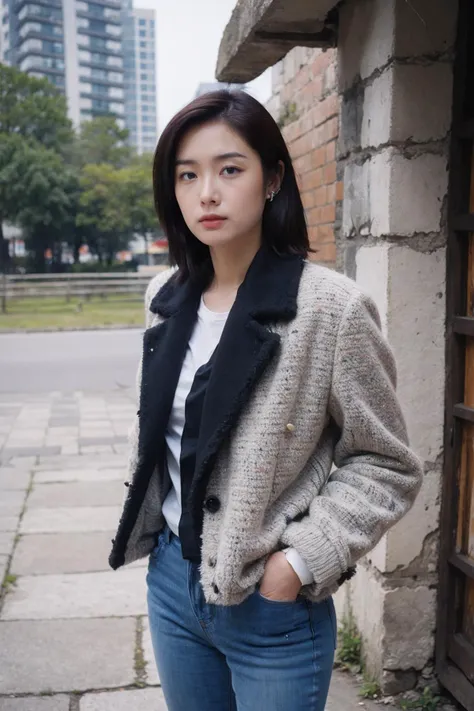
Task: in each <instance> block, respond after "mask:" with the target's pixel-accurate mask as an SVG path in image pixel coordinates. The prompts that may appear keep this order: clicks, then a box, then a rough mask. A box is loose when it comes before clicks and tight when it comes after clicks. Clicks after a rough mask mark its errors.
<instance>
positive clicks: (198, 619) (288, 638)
mask: <svg viewBox="0 0 474 711" xmlns="http://www.w3.org/2000/svg"><path fill="white" fill-rule="evenodd" d="M147 586H148V614H149V620H150V630H151V637H152V642H153V649H154V653H155V659H156V664H157V667H158V673H159V675H160V679H161V684H162V687H163V693H164V696H165V699H166V703H167V705H168V711H303V710H304V711H323V710H324V707H325V704H326V697H327V694H328V689H329V682H330V680H331V673H332V666H333V661H334V650H335V646H336V616H335V612H334V604H333V601H332V599H331V598H329V599H327V600H324V601H323V602H320V603H312V602H310V601H308V600H306V599H305V598H303V597H300V598H298V600H297V601H295V602H278V601H272V600H268V599H266V598H264V597H262V595H261V594H260V593H259V592H258V591H256V592H254V593H253V594H252V595H250V596H249V597H248V598H247V599H246V600H244V602H242V603H240V604H239V605H230V606H222V605H210V604H207V603H206V601H205V599H204V594H203V591H202V587H201V584H200V580H199V567H198V565H196V564H194V563H190V562H189V561H186V560H183V558H182V554H181V546H180V542H179V538H177V537H176V536H175V535H174V534H173V533H171V531H170V529H169V528H168V527H167V528H166V529H165V530H164V532H162V533H161V534H160V536H159V540H158V543H157V545H156V546H155V548H154V550H153V551H152V553H151V555H150V561H149V565H148V575H147Z"/></svg>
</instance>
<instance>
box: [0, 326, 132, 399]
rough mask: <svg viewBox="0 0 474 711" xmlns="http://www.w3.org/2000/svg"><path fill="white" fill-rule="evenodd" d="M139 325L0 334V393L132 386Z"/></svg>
mask: <svg viewBox="0 0 474 711" xmlns="http://www.w3.org/2000/svg"><path fill="white" fill-rule="evenodd" d="M141 344H142V331H141V330H140V329H126V330H116V331H115V330H113V331H112V330H110V331H108V330H106V331H69V332H60V333H21V334H4V335H0V393H47V392H51V391H57V390H61V391H63V392H72V391H74V390H83V391H92V390H100V391H102V392H108V391H111V390H117V389H120V388H123V387H127V388H129V387H134V385H135V373H136V369H137V364H138V359H139V357H140V352H141V348H142V345H141Z"/></svg>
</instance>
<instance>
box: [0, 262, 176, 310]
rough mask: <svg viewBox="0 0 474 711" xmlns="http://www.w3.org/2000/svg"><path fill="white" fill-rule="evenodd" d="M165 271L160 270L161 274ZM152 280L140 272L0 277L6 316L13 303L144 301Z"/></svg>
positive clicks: (158, 269)
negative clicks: (33, 300)
mask: <svg viewBox="0 0 474 711" xmlns="http://www.w3.org/2000/svg"><path fill="white" fill-rule="evenodd" d="M163 269H166V267H158V268H157V271H162V270H163ZM150 279H151V275H150V274H140V272H107V273H90V274H24V275H19V274H8V275H5V274H2V275H0V302H1V310H2V313H6V311H7V306H8V302H9V301H10V300H12V299H31V298H45V297H50V298H51V297H55V298H59V299H65V300H66V301H70V300H71V299H72V298H77V299H83V300H85V301H88V300H89V299H92V298H93V297H97V298H101V299H106V298H107V297H109V296H120V297H121V298H122V299H123V300H134V299H138V298H142V297H143V295H144V293H145V289H146V287H147V285H148V283H149V281H150Z"/></svg>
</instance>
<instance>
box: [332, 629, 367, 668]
mask: <svg viewBox="0 0 474 711" xmlns="http://www.w3.org/2000/svg"><path fill="white" fill-rule="evenodd" d="M336 662H337V664H338V665H339V666H340V667H342V668H343V669H348V670H349V671H351V672H352V673H354V674H359V673H360V672H361V671H362V640H361V637H360V634H359V632H358V630H357V627H356V626H355V624H354V622H353V621H352V620H347V619H345V620H342V624H341V626H340V627H339V631H338V645H337V654H336Z"/></svg>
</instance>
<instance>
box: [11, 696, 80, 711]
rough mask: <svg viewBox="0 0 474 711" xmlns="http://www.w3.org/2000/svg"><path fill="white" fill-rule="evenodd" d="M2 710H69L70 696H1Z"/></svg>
mask: <svg viewBox="0 0 474 711" xmlns="http://www.w3.org/2000/svg"><path fill="white" fill-rule="evenodd" d="M0 711H69V696H65V695H64V694H58V695H56V696H23V697H20V698H16V699H12V698H8V697H4V698H0Z"/></svg>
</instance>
